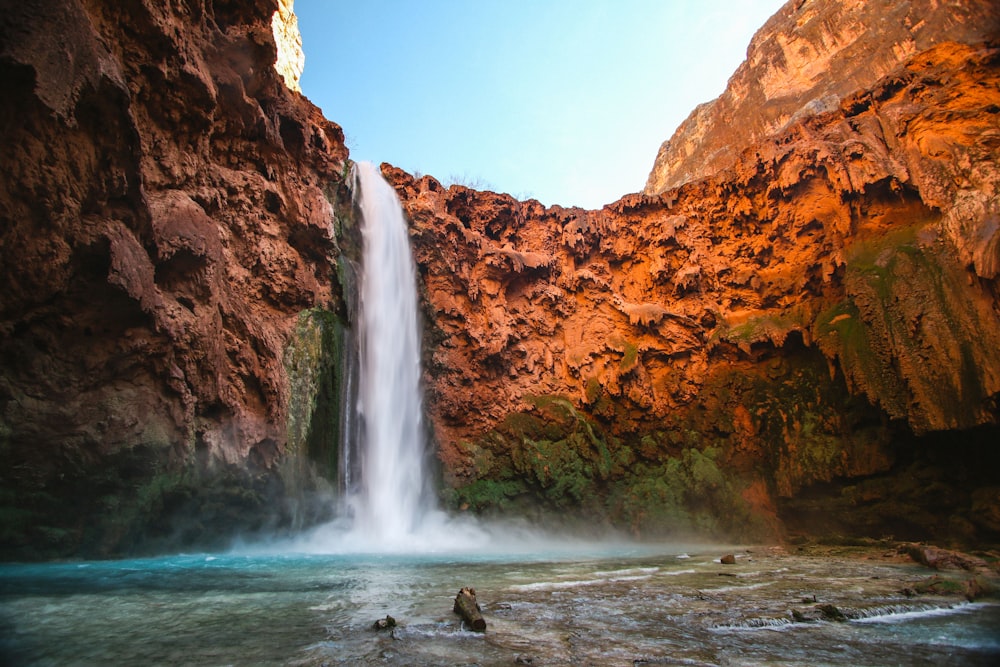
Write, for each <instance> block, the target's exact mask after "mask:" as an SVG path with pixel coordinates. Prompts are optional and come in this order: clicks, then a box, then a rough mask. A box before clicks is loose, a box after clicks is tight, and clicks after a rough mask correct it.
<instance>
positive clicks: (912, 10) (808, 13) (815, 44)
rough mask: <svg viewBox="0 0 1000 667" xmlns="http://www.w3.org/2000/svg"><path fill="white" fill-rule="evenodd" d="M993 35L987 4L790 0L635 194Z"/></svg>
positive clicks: (722, 160) (711, 169)
mask: <svg viewBox="0 0 1000 667" xmlns="http://www.w3.org/2000/svg"><path fill="white" fill-rule="evenodd" d="M998 34H1000V16H998V12H997V10H996V3H994V2H992V1H991V0H962V1H961V2H938V1H937V0H907V1H906V2H897V1H896V0H841V1H839V2H827V1H825V0H791V1H789V2H787V3H786V4H785V5H784V6H783V7H782V8H781V9H780V10H778V12H777V13H775V15H774V16H772V17H771V18H770V19H769V20H768V22H767V23H766V24H765V25H764V26H762V27H761V28H760V30H758V31H757V33H756V34H755V35H754V37H753V40H752V41H751V42H750V45H749V47H748V48H747V58H746V60H745V61H744V62H743V64H742V65H740V67H739V68H738V69H737V70H736V72H735V73H734V74H733V76H732V77H731V78H730V80H729V85H728V86H727V87H726V90H725V92H723V94H722V95H720V96H719V97H718V98H717V99H714V100H712V101H711V102H706V103H705V104H701V105H699V106H698V107H697V108H696V109H695V110H694V111H692V112H691V115H690V116H688V118H687V120H685V121H684V123H682V124H681V126H680V127H678V128H677V130H676V131H675V132H674V134H673V136H672V137H671V138H670V139H669V140H668V141H665V142H664V143H663V145H662V146H661V147H660V150H659V153H658V154H657V156H656V161H655V163H654V165H653V169H652V171H651V172H650V174H649V180H648V181H647V183H646V187H645V190H644V192H646V193H647V194H657V193H660V192H663V191H665V190H667V189H669V188H674V187H677V186H679V185H681V184H683V183H687V182H688V181H692V180H698V179H700V178H703V177H705V176H709V175H711V174H714V173H716V172H718V171H720V170H721V169H725V168H727V167H730V166H732V165H733V164H734V163H735V162H736V159H737V157H738V155H739V152H740V151H742V150H744V149H745V148H747V147H750V146H753V145H754V144H756V143H757V142H758V141H761V140H764V139H766V138H767V137H769V136H771V135H773V134H775V133H777V132H781V131H782V130H784V129H786V128H788V127H789V126H790V125H791V124H793V123H795V122H797V121H799V120H800V119H802V118H804V117H806V116H810V115H815V114H819V113H822V112H825V111H832V110H834V109H836V108H837V107H839V106H840V103H841V100H843V99H844V98H845V97H847V96H849V95H851V94H853V93H855V92H856V91H859V90H870V89H871V88H872V87H873V86H874V85H876V82H877V81H878V80H879V79H881V78H882V77H884V76H886V75H888V74H889V73H890V72H893V71H895V70H896V69H897V68H899V67H900V66H901V65H903V63H905V62H906V61H908V60H909V59H911V58H912V57H913V56H914V55H916V54H917V53H919V52H921V51H924V50H926V49H928V48H930V47H932V46H934V45H935V44H939V43H941V42H947V41H955V42H962V43H967V44H972V43H979V42H983V41H986V40H988V39H996V36H997V35H998Z"/></svg>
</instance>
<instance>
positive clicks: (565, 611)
mask: <svg viewBox="0 0 1000 667" xmlns="http://www.w3.org/2000/svg"><path fill="white" fill-rule="evenodd" d="M724 553H733V554H734V555H735V556H736V563H735V564H732V565H724V564H722V563H721V562H720V556H722V555H724ZM935 576H938V577H943V578H944V579H945V580H947V581H955V582H960V581H961V580H962V579H963V578H968V576H969V575H968V573H964V572H952V573H937V572H935V571H933V570H930V569H928V568H926V567H923V566H920V565H917V564H916V563H911V562H908V561H907V560H906V559H905V558H904V557H903V556H901V555H900V553H899V552H897V551H896V550H894V549H893V548H891V547H876V548H867V549H862V550H857V549H854V550H831V549H822V550H818V549H805V550H801V551H799V550H796V549H794V548H791V547H789V548H788V549H783V548H777V547H772V548H768V547H749V548H747V547H742V548H726V547H697V546H682V545H641V546H640V545H627V544H614V545H607V546H601V545H593V546H590V547H587V548H579V549H575V550H572V551H567V550H558V549H557V550H552V551H545V550H538V551H536V552H534V553H509V554H505V555H502V556H489V555H484V554H479V555H475V554H471V555H470V554H466V555H462V556H449V555H446V554H422V555H419V556H406V555H399V554H396V555H390V554H381V555H380V554H357V553H355V554H316V553H278V552H275V551H273V550H272V551H267V550H258V551H254V550H250V549H244V550H242V551H234V552H230V553H225V554H184V555H175V556H168V557H160V558H151V559H134V560H118V561H88V562H69V563H48V564H5V565H0V631H2V632H0V635H2V637H3V639H2V640H0V641H2V644H0V659H2V661H4V662H5V664H7V663H9V664H15V665H20V664H23V665H108V664H135V665H139V664H141V665H161V664H184V665H309V666H313V665H356V664H377V665H514V664H530V665H628V666H634V665H665V664H670V665H752V664H772V665H773V664H779V665H786V664H787V665H793V664H796V665H798V664H810V665H852V666H860V665H888V664H893V665H925V664H926V665H932V664H933V665H939V664H962V665H995V664H1000V631H998V629H1000V604H998V603H997V601H990V600H987V601H977V602H974V603H970V602H967V601H966V600H965V599H964V598H963V597H961V596H959V595H935V594H928V593H925V594H920V593H916V592H915V591H918V590H920V589H921V588H922V587H926V586H924V585H925V584H926V582H928V581H929V580H931V578H932V577H935ZM463 586H472V587H474V588H475V589H476V591H477V596H478V600H479V603H480V606H481V608H482V612H483V615H484V617H485V618H486V621H487V630H486V632H485V633H475V632H471V631H469V630H467V629H466V628H465V627H464V626H463V624H462V622H461V620H460V619H459V618H458V617H457V616H456V615H454V613H453V612H452V603H453V600H454V597H455V594H456V593H457V592H458V590H459V589H460V588H461V587H463ZM830 609H835V610H836V612H837V613H838V614H839V615H840V617H839V618H837V617H836V616H835V615H834V614H833V612H831V611H830ZM821 610H826V611H821ZM387 615H391V616H393V618H394V619H396V621H397V623H398V625H397V627H396V628H394V629H392V630H383V631H376V630H374V629H372V625H373V623H374V621H376V620H377V619H380V618H385V617H386V616H387Z"/></svg>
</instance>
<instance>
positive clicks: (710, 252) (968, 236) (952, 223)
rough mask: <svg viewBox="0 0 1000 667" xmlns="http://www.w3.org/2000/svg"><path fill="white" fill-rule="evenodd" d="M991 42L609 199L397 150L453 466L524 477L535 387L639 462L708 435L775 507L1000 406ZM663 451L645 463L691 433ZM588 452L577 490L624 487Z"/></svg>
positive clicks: (876, 467) (459, 479) (919, 63)
mask: <svg viewBox="0 0 1000 667" xmlns="http://www.w3.org/2000/svg"><path fill="white" fill-rule="evenodd" d="M998 57H1000V54H998V51H997V48H996V46H990V45H986V44H979V45H973V46H969V45H962V44H956V43H942V44H939V45H937V46H935V47H934V48H932V49H929V50H927V51H923V52H921V53H919V54H917V55H915V56H914V57H912V58H911V59H909V60H908V61H906V62H905V64H904V65H903V66H902V67H900V68H899V69H897V70H895V71H893V72H892V73H890V74H889V75H887V76H885V77H883V78H881V79H879V80H878V81H877V82H876V83H875V85H873V86H872V87H871V88H867V89H863V90H858V91H855V93H854V94H853V95H850V96H848V97H846V98H845V99H844V100H843V101H842V102H841V103H839V104H838V105H836V108H834V109H833V110H831V111H827V112H826V113H821V114H817V115H813V116H809V117H806V118H803V119H801V120H800V121H798V122H794V123H792V124H790V125H789V126H788V127H787V128H786V129H785V130H783V131H782V132H780V133H777V134H775V135H773V136H770V137H769V138H767V139H766V140H762V141H758V142H756V143H754V144H752V145H750V146H747V147H746V148H745V149H744V150H743V151H742V152H741V153H740V154H739V156H738V157H737V159H736V162H735V164H734V165H733V166H732V168H731V169H729V170H727V171H724V172H720V173H719V174H717V175H715V176H713V177H710V178H707V179H704V180H701V181H698V182H693V183H689V184H687V185H685V186H683V187H681V188H678V189H673V190H669V191H667V192H665V193H663V194H661V195H656V196H651V195H630V196H627V197H625V198H623V199H621V200H619V201H617V202H615V203H613V204H610V205H608V206H606V207H604V208H603V209H602V210H599V211H584V210H580V209H563V208H559V207H552V208H544V207H542V206H541V205H540V204H538V203H537V202H532V201H529V202H518V201H515V200H513V199H512V198H510V197H508V196H506V195H497V194H493V193H488V192H476V191H473V190H469V189H467V188H463V187H460V186H452V187H450V188H448V189H445V188H443V187H442V186H441V185H440V184H439V183H438V182H437V181H436V180H434V179H433V178H430V177H423V178H421V179H419V180H414V179H412V178H410V177H409V176H408V175H406V174H405V173H403V172H401V171H398V170H395V169H393V168H391V167H388V166H386V167H384V171H385V172H386V174H387V176H388V177H389V178H390V179H391V180H392V181H393V182H394V184H395V186H396V188H397V191H398V192H399V193H400V195H401V197H402V199H403V201H404V205H405V208H406V210H407V212H408V214H409V216H410V218H411V220H412V221H413V230H412V234H413V238H414V242H415V244H416V248H417V257H418V264H419V266H420V270H421V277H422V280H423V284H424V286H425V289H426V300H427V304H428V314H427V316H428V319H429V321H430V326H431V333H430V334H429V341H430V342H429V345H428V352H427V355H428V360H429V363H428V370H427V378H426V379H427V384H428V386H429V393H430V404H431V410H432V421H433V423H434V426H435V430H436V434H437V438H438V441H439V443H440V452H441V458H442V460H443V461H444V466H445V471H446V477H447V479H448V480H449V481H450V483H451V484H453V485H455V486H457V487H458V488H459V489H461V488H463V487H468V485H470V484H475V483H478V482H481V481H482V480H483V479H487V478H490V477H491V476H493V477H496V480H497V481H504V480H509V481H511V483H512V484H513V483H514V482H515V481H517V480H518V479H519V475H522V474H523V472H524V471H523V470H522V469H520V468H518V465H519V463H518V461H517V460H516V458H517V457H516V456H515V457H514V459H512V460H507V459H508V458H509V456H510V455H509V451H508V450H510V449H511V448H517V447H521V446H522V444H523V447H525V448H527V449H529V450H530V447H531V446H533V445H532V443H535V444H537V442H538V440H536V439H535V438H540V437H541V436H540V435H539V434H538V432H534V435H531V434H526V433H527V432H526V431H525V430H524V429H522V428H520V427H515V426H512V422H511V416H512V415H522V416H526V418H527V417H539V418H541V419H543V420H545V419H549V420H552V419H555V420H556V421H558V418H555V417H553V416H552V413H551V411H549V412H546V409H545V408H544V406H543V405H542V404H541V403H539V400H538V399H539V397H559V400H566V401H568V405H571V406H572V409H573V410H576V411H579V413H580V414H581V415H583V417H582V418H583V419H584V421H586V422H587V423H588V424H589V425H590V426H587V428H597V429H599V430H600V431H601V433H602V434H603V435H602V436H601V438H603V440H601V441H602V442H603V443H605V444H606V445H607V447H608V449H609V451H610V456H611V459H613V460H615V461H617V459H616V458H615V457H618V456H619V454H620V455H621V457H624V458H622V463H621V465H620V466H619V467H620V471H619V472H620V474H621V475H622V476H625V477H627V476H628V475H630V474H632V473H631V472H630V470H631V469H633V468H634V467H635V466H636V465H638V464H636V463H629V461H628V460H627V457H628V456H631V454H627V453H626V452H625V450H626V449H629V448H631V449H632V450H633V451H640V450H641V449H642V446H641V445H640V443H639V442H638V440H639V436H640V435H641V434H643V433H647V434H648V433H653V432H656V431H657V430H664V431H668V432H673V433H677V432H681V431H683V430H684V429H690V430H691V431H692V432H693V433H695V434H699V435H698V438H700V439H699V444H698V447H700V448H702V449H704V448H705V447H707V446H709V445H710V444H711V443H714V445H712V446H717V447H719V448H720V453H719V454H718V456H717V459H716V460H717V462H718V463H719V464H720V465H721V467H723V468H727V467H728V469H730V470H737V471H741V474H743V475H744V476H743V478H742V481H741V482H740V483H741V484H743V486H744V491H743V492H744V495H745V496H746V497H747V498H748V502H751V503H752V504H753V503H756V505H757V506H759V508H762V509H765V510H766V509H767V508H768V507H772V508H773V505H774V503H775V502H776V499H778V498H782V497H792V496H794V495H795V494H796V493H798V492H799V490H800V489H802V488H803V487H805V486H807V485H809V484H813V483H816V482H829V481H831V480H834V479H842V478H849V477H855V476H862V475H871V474H874V473H878V472H882V471H885V470H887V469H888V468H889V467H890V466H891V465H892V462H893V461H894V460H895V456H896V455H895V454H894V451H895V450H894V448H893V447H892V446H891V442H890V441H891V440H892V433H893V432H898V431H893V430H892V429H890V428H889V427H888V426H886V424H889V423H890V422H891V423H893V424H902V425H903V431H906V432H910V433H917V434H920V433H925V432H930V431H941V430H949V429H968V428H972V427H975V426H977V425H982V424H996V421H997V416H998V415H997V411H996V397H997V395H998V392H1000V352H998V350H1000V315H998V312H1000V308H998V306H1000V303H998V292H997V283H996V277H997V268H996V267H997V261H998V259H1000V255H998V254H997V253H998V248H1000V246H998V239H1000V228H998V226H997V220H998V219H1000V218H998V213H1000V204H998V200H997V197H996V193H997V192H998V184H1000V180H998V179H1000V172H998V170H997V163H996V159H997V155H998V147H1000V144H998V137H1000V133H998V129H1000V124H998V119H1000V113H998V110H1000V72H998V67H997V64H998ZM820 353H821V356H818V357H811V356H810V355H819V354H820ZM802 355H805V357H803V356H802ZM804 358H805V359H808V358H819V359H823V358H825V360H826V361H825V363H826V366H827V368H828V377H827V379H826V380H822V379H821V378H820V377H818V376H816V375H815V374H814V375H809V378H810V379H809V381H808V382H805V381H804V380H803V377H804V376H802V375H801V374H802V372H804V371H802V368H806V367H809V365H810V364H811V363H812V362H808V361H803V360H802V359H804ZM803 363H804V364H805V366H802V365H801V364H803ZM758 381H759V385H760V387H762V388H759V389H750V388H749V385H750V384H753V385H754V386H757V384H756V383H758ZM748 383H749V384H748ZM838 386H840V387H846V388H847V389H848V390H849V392H850V394H852V395H854V396H856V397H861V399H862V400H861V402H860V403H861V404H865V405H868V404H872V405H874V406H877V407H878V409H879V410H878V411H874V412H873V411H868V412H865V410H864V409H863V408H861V412H856V408H852V407H850V406H851V405H855V406H856V407H857V405H858V402H857V401H856V399H851V398H849V397H847V396H840V397H839V398H835V397H836V396H839V394H838V391H839V390H837V388H836V387H838ZM834 401H840V403H838V404H836V405H834V404H833V402H834ZM852 401H853V403H852ZM550 405H551V403H550ZM566 409H567V410H568V409H569V408H566ZM852 411H854V412H852ZM878 412H881V414H882V415H883V416H882V417H878V416H877V414H878ZM852 414H853V416H852ZM859 420H860V421H861V422H866V421H867V422H872V421H873V422H874V425H871V424H870V426H871V428H869V426H866V425H865V424H864V423H859ZM573 428H575V429H579V428H582V427H580V426H579V425H578V426H574V427H573ZM893 428H897V427H893ZM529 430H530V429H529ZM864 433H867V435H863V434H864ZM862 435H863V437H862ZM716 436H717V437H716ZM548 438H549V440H552V441H556V440H558V438H557V437H556V436H554V435H553V436H548ZM601 438H599V439H601ZM519 439H520V442H521V443H522V444H517V443H518V441H519ZM549 440H546V442H548V441H549ZM613 440H614V441H615V442H616V443H618V444H613V443H612V441H613ZM558 442H560V443H563V444H560V445H559V447H557V448H556V449H558V450H560V451H563V450H565V449H566V447H569V446H570V445H567V444H565V443H566V442H569V441H568V440H558ZM671 443H672V444H671ZM596 446H597V445H595V447H596ZM602 446H603V445H602ZM656 446H657V447H660V454H659V455H657V454H656V453H655V452H654V453H653V454H651V455H650V456H648V457H647V458H648V459H649V462H650V464H653V463H655V462H656V461H657V459H658V457H659V458H660V459H665V458H667V457H670V456H680V454H681V452H682V448H683V447H687V445H684V444H683V443H681V442H679V441H678V440H676V439H674V440H671V439H670V438H666V439H665V440H662V442H659V444H657V445H656ZM537 456H538V457H539V458H540V459H541V458H545V457H546V456H555V454H552V453H551V452H549V453H545V452H541V450H539V452H538V453H537ZM580 456H581V458H580V461H582V463H580V464H579V465H583V466H584V474H583V475H582V477H581V480H582V481H581V484H586V485H589V486H588V487H587V488H591V487H593V489H594V490H595V492H598V493H599V492H601V491H602V490H604V491H607V492H608V493H610V491H608V489H609V488H610V486H613V485H614V484H615V483H616V479H615V475H616V474H617V473H615V472H610V473H608V474H607V475H605V474H604V473H603V472H600V470H599V468H600V466H598V465H597V464H596V463H594V462H593V461H591V460H590V459H588V458H587V456H589V455H587V454H581V455H580ZM641 458H642V457H640V461H639V463H641V462H642V461H641ZM501 459H502V460H503V461H504V464H503V465H500V464H497V463H496V461H497V460H501ZM588 461H590V462H589V463H588ZM591 464H593V465H592V467H590V468H588V467H586V466H588V465H591ZM553 465H555V463H553ZM574 465H577V464H574ZM616 465H617V464H616ZM595 466H596V467H595ZM511 470H513V471H514V472H510V471H511ZM546 474H547V472H546V469H545V468H543V469H542V471H541V473H540V474H539V478H538V480H537V482H538V483H537V484H536V486H535V487H532V488H534V492H535V493H539V494H541V493H543V491H544V489H547V488H549V487H548V486H546V485H547V484H548V483H549V482H550V480H548V479H547V478H546V477H545V475H546ZM529 486H530V485H529ZM477 488H478V487H477ZM505 488H506V487H505ZM510 488H513V487H510ZM518 488H520V490H521V491H523V490H524V488H523V487H518ZM490 490H491V492H492V491H497V488H495V487H490ZM509 495H518V492H514V491H512V492H511V493H510V494H509ZM610 502H611V501H610V500H609V501H608V503H610ZM473 504H474V503H473ZM487 504H488V503H487ZM608 507H610V505H606V506H604V508H603V509H604V510H606V511H610V510H608ZM612 514H614V512H612ZM632 518H633V519H634V517H632ZM630 520H631V519H630Z"/></svg>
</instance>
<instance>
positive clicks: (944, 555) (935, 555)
mask: <svg viewBox="0 0 1000 667" xmlns="http://www.w3.org/2000/svg"><path fill="white" fill-rule="evenodd" d="M905 549H906V553H907V554H908V555H909V556H910V558H912V559H913V560H914V561H916V562H918V563H920V564H921V565H926V566H927V567H931V568H934V569H935V570H970V571H988V570H989V565H988V564H987V563H986V561H985V560H983V559H982V558H979V557H977V556H972V555H970V554H965V553H961V552H959V551H951V550H949V549H941V548H938V547H931V546H926V545H922V544H910V545H907V546H906V547H905Z"/></svg>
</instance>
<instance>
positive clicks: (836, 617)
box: [816, 604, 847, 623]
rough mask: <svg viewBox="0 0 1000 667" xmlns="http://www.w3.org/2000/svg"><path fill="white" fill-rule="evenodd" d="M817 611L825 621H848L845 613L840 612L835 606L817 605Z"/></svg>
mask: <svg viewBox="0 0 1000 667" xmlns="http://www.w3.org/2000/svg"><path fill="white" fill-rule="evenodd" d="M816 610H817V611H818V612H819V613H820V614H821V615H822V616H823V618H824V619H826V620H828V621H836V622H838V623H843V622H844V621H846V620H847V617H846V616H844V613H843V612H842V611H840V609H838V608H837V607H836V606H835V605H832V604H821V605H817V607H816Z"/></svg>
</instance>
